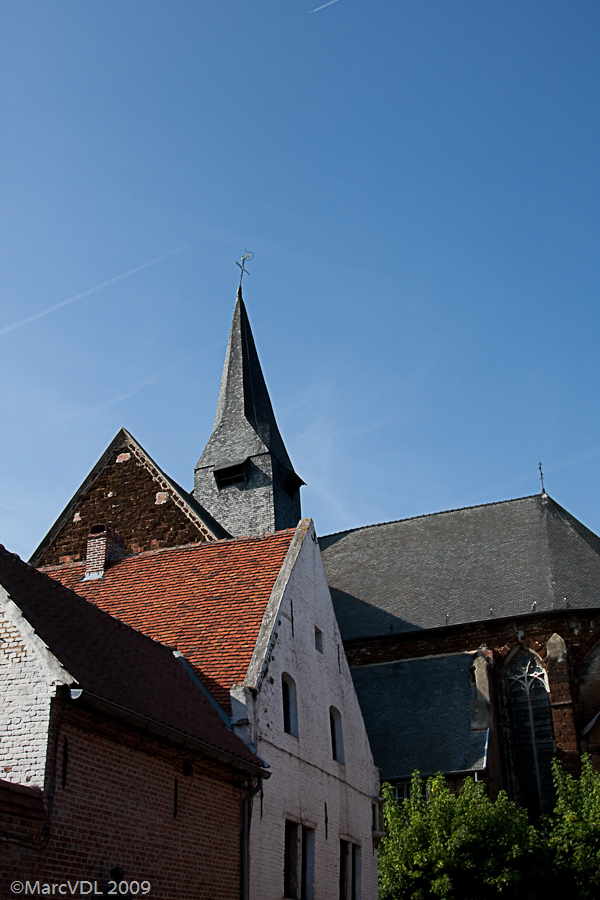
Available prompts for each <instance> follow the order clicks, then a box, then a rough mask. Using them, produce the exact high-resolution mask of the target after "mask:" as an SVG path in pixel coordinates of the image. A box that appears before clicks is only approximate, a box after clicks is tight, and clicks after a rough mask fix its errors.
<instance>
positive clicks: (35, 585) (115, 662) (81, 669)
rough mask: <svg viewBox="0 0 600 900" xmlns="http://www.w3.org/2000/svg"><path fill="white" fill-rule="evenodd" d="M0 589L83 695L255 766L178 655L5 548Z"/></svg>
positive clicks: (1, 555)
mask: <svg viewBox="0 0 600 900" xmlns="http://www.w3.org/2000/svg"><path fill="white" fill-rule="evenodd" d="M0 584H1V585H2V586H3V587H4V589H5V591H6V592H7V594H8V595H9V597H10V598H11V600H12V601H13V602H14V603H15V604H16V606H17V607H18V608H19V609H20V610H21V612H22V614H23V616H24V618H25V619H26V620H27V621H28V622H29V624H30V625H31V627H32V628H33V630H34V631H35V633H36V634H37V635H38V637H39V638H41V640H42V641H43V642H44V644H46V646H47V647H48V649H49V650H50V652H51V653H52V654H53V655H54V656H55V657H56V658H57V659H58V660H59V662H60V663H61V664H62V666H63V667H64V668H65V669H66V671H67V673H68V674H69V675H70V676H71V677H72V678H73V679H74V683H75V684H77V685H78V686H79V687H80V688H81V689H82V690H84V691H86V692H88V693H89V694H93V695H94V696H96V697H100V698H102V699H103V700H106V701H108V702H109V703H111V704H115V705H116V706H119V707H122V708H124V709H126V710H129V711H131V712H133V713H136V714H137V715H139V716H143V717H145V718H147V719H151V720H152V721H154V722H156V723H159V724H161V725H164V726H166V727H167V728H170V729H173V730H175V731H178V732H180V733H182V734H184V735H187V736H188V737H191V738H193V739H194V740H197V741H201V742H203V743H205V744H208V745H209V746H210V747H212V748H214V749H217V750H221V751H224V752H225V753H227V754H229V755H230V756H233V757H236V758H237V759H239V760H242V761H243V762H245V763H249V764H251V765H253V766H263V763H262V762H261V761H260V760H259V759H258V757H256V756H255V755H254V754H253V753H252V752H251V751H250V750H249V749H248V748H247V747H246V745H245V744H244V743H243V742H242V741H240V740H239V739H238V738H237V737H236V736H235V735H234V734H233V733H232V732H231V731H229V729H228V728H227V727H226V725H225V724H224V723H223V721H222V720H221V719H220V718H219V715H218V713H217V711H216V709H215V707H214V706H213V705H212V703H211V701H210V699H209V698H208V697H207V695H206V693H205V692H204V691H203V690H202V688H201V687H200V686H198V685H197V684H196V682H195V680H194V678H193V677H192V676H191V675H190V673H189V671H187V670H186V668H185V667H184V665H183V664H182V661H181V660H179V659H176V658H175V657H174V655H173V652H172V649H170V648H169V647H166V646H164V645H163V644H160V643H157V642H156V641H154V640H152V639H151V638H149V637H147V636H146V635H144V634H141V633H140V632H139V631H136V630H135V629H133V628H131V627H130V626H129V625H126V624H124V623H123V622H120V621H119V620H118V619H116V618H114V617H113V616H111V615H108V614H107V613H106V612H103V611H102V610H101V609H98V608H97V607H96V606H95V605H94V604H93V603H90V602H88V601H87V600H86V599H84V598H83V597H81V596H78V595H77V594H76V593H74V592H73V591H72V590H69V589H68V588H66V587H64V586H63V585H62V584H60V583H58V581H55V580H54V579H52V578H49V577H48V576H47V575H45V574H44V573H43V572H40V571H38V570H36V569H34V568H32V567H31V566H30V565H28V564H27V563H24V562H23V561H22V560H20V559H19V557H18V556H16V555H15V554H13V553H9V552H8V551H7V550H6V549H5V548H4V547H2V545H0Z"/></svg>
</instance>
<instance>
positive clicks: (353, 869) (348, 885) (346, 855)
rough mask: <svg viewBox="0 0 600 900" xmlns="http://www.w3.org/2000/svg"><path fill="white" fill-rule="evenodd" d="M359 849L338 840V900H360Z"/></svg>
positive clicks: (354, 845)
mask: <svg viewBox="0 0 600 900" xmlns="http://www.w3.org/2000/svg"><path fill="white" fill-rule="evenodd" d="M361 875H362V863H361V854H360V847H359V845H358V844H353V843H351V842H350V841H344V840H340V900H361V893H362V892H361Z"/></svg>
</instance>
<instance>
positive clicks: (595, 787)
mask: <svg viewBox="0 0 600 900" xmlns="http://www.w3.org/2000/svg"><path fill="white" fill-rule="evenodd" d="M552 773H553V776H554V786H555V788H556V796H557V800H556V806H555V809H554V813H553V814H552V816H550V817H549V818H548V819H547V820H546V828H547V841H548V850H549V853H550V864H551V867H552V870H553V875H554V879H555V880H554V890H555V893H556V896H563V897H564V896H568V897H571V898H573V900H574V898H578V900H593V898H597V897H600V772H596V771H595V770H594V768H593V767H592V760H591V757H590V756H589V754H585V755H584V756H583V758H582V765H581V776H580V777H579V778H574V777H573V776H572V775H568V774H567V773H566V772H565V771H564V769H563V768H562V766H561V765H560V763H559V762H558V761H557V760H554V762H553V764H552Z"/></svg>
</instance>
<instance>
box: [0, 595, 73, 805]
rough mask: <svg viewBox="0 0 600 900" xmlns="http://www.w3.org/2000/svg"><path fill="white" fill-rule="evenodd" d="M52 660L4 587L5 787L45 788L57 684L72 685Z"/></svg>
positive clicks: (1, 715) (0, 627)
mask: <svg viewBox="0 0 600 900" xmlns="http://www.w3.org/2000/svg"><path fill="white" fill-rule="evenodd" d="M52 660H53V657H51V654H50V653H49V651H48V650H47V648H46V647H45V646H44V645H43V644H42V642H41V641H40V640H39V638H37V636H36V635H35V633H34V632H33V630H32V629H31V626H30V625H29V624H28V623H27V622H26V621H25V620H24V619H23V618H22V616H21V614H20V612H19V610H18V609H17V607H16V606H15V605H14V604H13V603H12V601H11V600H10V598H8V596H7V595H6V593H5V591H4V590H3V589H2V588H1V587H0V692H1V696H2V704H1V705H0V778H3V779H4V780H5V781H11V782H13V783H17V784H25V785H29V786H31V787H40V788H43V787H44V773H45V769H46V755H47V748H48V726H49V721H50V704H51V701H52V697H53V696H54V694H55V691H56V684H57V683H61V682H63V681H66V680H68V679H66V678H61V670H60V668H59V667H57V666H56V665H53V664H52ZM63 672H64V670H63ZM65 674H66V673H65ZM57 676H58V677H57Z"/></svg>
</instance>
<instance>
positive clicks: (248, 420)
mask: <svg viewBox="0 0 600 900" xmlns="http://www.w3.org/2000/svg"><path fill="white" fill-rule="evenodd" d="M267 452H268V453H272V454H273V456H275V457H277V459H278V460H279V462H280V463H282V464H283V465H284V466H285V468H286V469H288V470H290V471H292V472H293V471H294V467H293V466H292V463H291V461H290V458H289V456H288V453H287V450H286V449H285V444H284V443H283V439H282V437H281V434H280V432H279V428H278V427H277V422H276V420H275V413H274V412H273V407H272V405H271V398H270V397H269V392H268V390H267V385H266V383H265V378H264V375H263V372H262V368H261V365H260V360H259V358H258V353H257V351H256V345H255V343H254V337H253V335H252V329H251V328H250V322H249V321H248V314H247V312H246V307H245V305H244V301H243V299H242V289H241V287H240V288H239V289H238V294H237V300H236V304H235V310H234V313H233V320H232V322H231V330H230V333H229V341H228V343H227V352H226V354H225V364H224V366H223V375H222V377H221V385H220V388H219V399H218V402H217V413H216V416H215V424H214V427H213V432H212V434H211V436H210V439H209V441H208V443H207V445H206V447H205V448H204V451H203V453H202V456H201V457H200V460H199V461H198V465H197V467H196V468H199V467H204V466H217V465H226V464H228V465H231V464H233V463H234V461H235V460H238V459H245V458H246V457H248V456H254V455H256V454H261V453H267ZM300 481H301V483H302V484H304V482H303V481H302V480H301V479H300Z"/></svg>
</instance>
